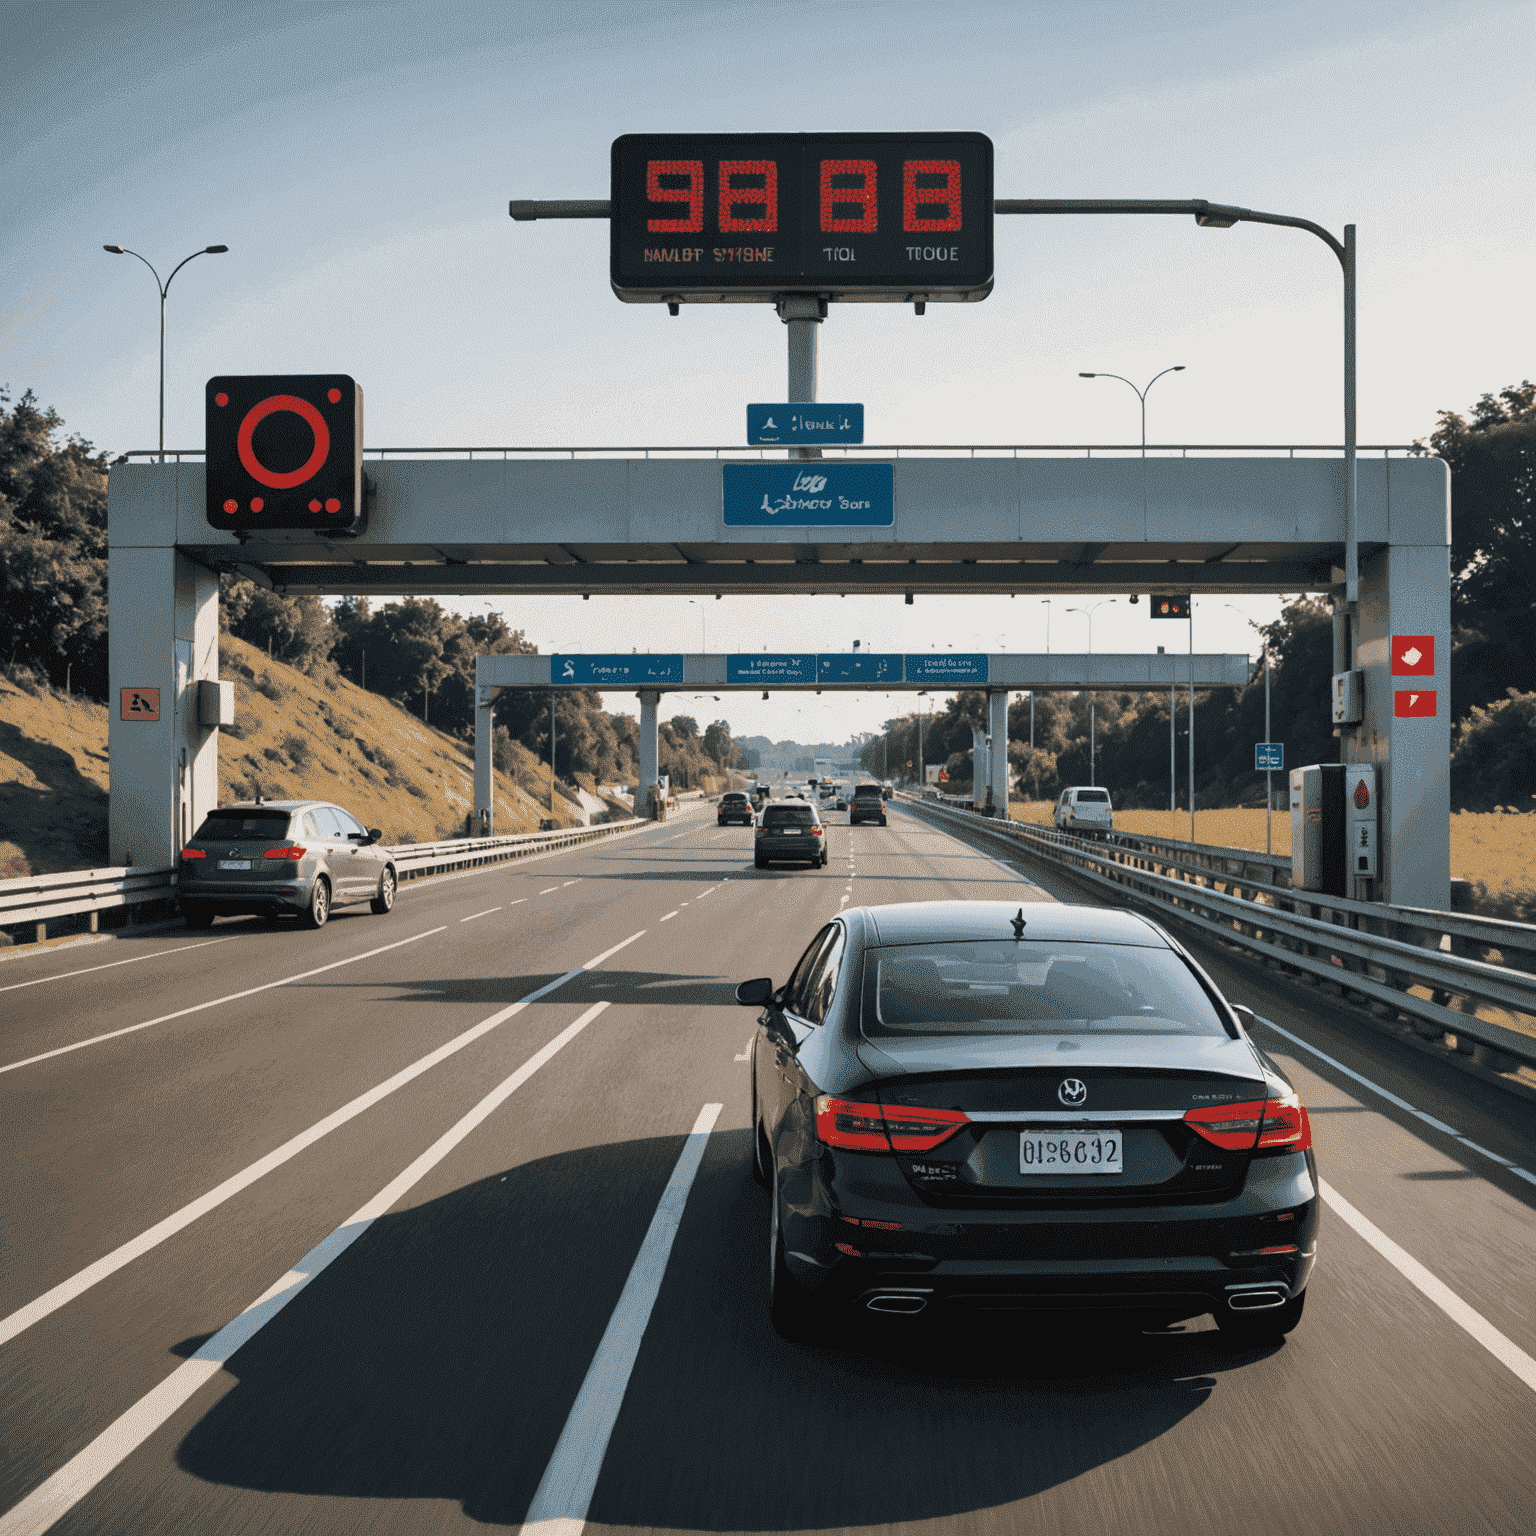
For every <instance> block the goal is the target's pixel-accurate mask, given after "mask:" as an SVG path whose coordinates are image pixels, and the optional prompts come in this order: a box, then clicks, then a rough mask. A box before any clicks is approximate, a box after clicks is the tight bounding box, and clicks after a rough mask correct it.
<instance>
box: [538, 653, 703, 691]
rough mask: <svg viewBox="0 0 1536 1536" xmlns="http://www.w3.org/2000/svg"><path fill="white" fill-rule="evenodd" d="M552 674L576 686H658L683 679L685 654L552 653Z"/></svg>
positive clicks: (550, 660) (559, 680)
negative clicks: (586, 654) (683, 655)
mask: <svg viewBox="0 0 1536 1536" xmlns="http://www.w3.org/2000/svg"><path fill="white" fill-rule="evenodd" d="M549 675H550V677H551V678H552V679H553V680H554V681H555V682H557V683H565V684H567V685H568V686H571V687H576V688H654V687H655V686H656V685H657V684H658V683H680V682H682V680H683V658H682V657H681V656H622V655H621V656H551V657H550V658H549Z"/></svg>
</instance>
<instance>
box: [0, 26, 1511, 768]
mask: <svg viewBox="0 0 1536 1536" xmlns="http://www.w3.org/2000/svg"><path fill="white" fill-rule="evenodd" d="M0 39H3V44H0V206H3V208H4V217H3V218H0V384H5V383H8V384H9V387H10V390H11V393H12V395H13V396H15V395H19V394H20V393H21V392H22V391H23V390H25V389H29V388H30V389H31V390H33V391H34V392H35V393H36V395H37V396H38V398H39V400H40V401H42V402H43V403H44V404H45V405H51V406H53V407H54V408H55V409H56V410H57V411H58V412H59V413H60V415H61V416H62V417H63V418H64V421H65V423H66V426H67V428H68V430H70V431H72V432H77V433H79V434H80V435H81V436H83V437H85V438H87V439H89V440H91V441H92V442H94V443H95V444H96V445H97V446H98V447H101V448H105V449H107V450H108V451H109V452H111V453H113V454H116V453H119V452H122V451H125V450H128V449H135V448H146V447H152V446H153V445H154V441H155V433H156V410H157V367H158V354H157V342H158V295H157V292H156V289H155V286H154V284H153V282H152V281H151V278H150V274H149V273H148V272H147V271H146V270H145V269H144V267H143V266H141V265H140V264H139V263H138V262H137V261H135V260H133V259H132V258H131V257H123V256H111V255H108V254H107V253H105V252H103V250H102V249H101V248H102V246H103V245H104V244H107V243H114V244H122V245H125V246H127V247H129V248H130V249H132V250H135V251H138V252H141V253H143V254H144V255H145V256H146V257H147V258H148V259H149V260H150V261H151V262H152V263H154V265H155V266H156V267H157V268H158V269H159V270H160V273H161V275H162V277H163V276H164V275H165V274H166V273H168V272H169V271H170V269H171V268H172V267H174V266H175V265H176V263H177V262H178V261H179V260H180V259H181V258H182V257H183V256H185V255H187V254H188V253H189V252H191V251H194V250H198V249H200V248H201V247H203V246H205V245H209V244H225V245H228V246H229V247H230V250H229V253H228V254H227V255H222V256H204V257H200V258H198V259H197V260H196V261H195V262H193V263H191V264H190V265H189V266H188V267H187V268H186V269H185V270H183V271H182V272H181V273H180V274H179V276H178V277H177V278H176V280H175V282H174V284H173V286H172V287H171V290H170V296H169V302H168V332H167V360H166V370H167V374H166V441H167V444H168V445H169V446H173V447H175V446H182V447H198V446H200V445H201V441H202V422H201V413H202V408H203V405H202V402H203V393H202V391H203V383H204V381H205V380H206V379H207V378H208V377H210V376H211V375H213V374H223V373H330V372H342V373H349V374H351V375H352V376H353V377H355V378H356V379H357V380H358V381H359V382H360V383H361V384H362V385H363V388H364V391H365V395H366V400H367V439H368V446H369V447H370V448H373V447H380V446H390V447H407V446H435V445H444V446H446V445H456V444H474V445H484V446H502V445H506V446H534V445H559V446H590V445H625V446H664V445H681V444H691V445H739V444H740V443H741V442H742V441H743V432H744V426H745V413H744V409H743V407H744V406H745V405H746V403H747V402H749V401H756V400H774V399H782V398H783V397H784V388H785V332H784V327H783V326H782V325H781V324H780V323H779V322H778V320H777V319H776V318H775V317H774V314H773V311H772V310H771V308H769V307H767V306H757V305H742V306H729V307H724V308H720V309H715V308H704V307H695V308H686V307H685V309H684V312H683V314H682V315H681V316H679V317H678V318H676V319H673V318H670V317H669V316H668V315H667V313H666V311H665V309H663V308H661V307H660V306H655V305H626V304H622V303H620V302H619V301H618V300H617V299H616V298H615V297H614V296H613V294H612V291H611V289H610V287H609V284H608V269H607V260H608V253H607V239H606V234H607V230H606V225H604V224H601V223H598V222H588V221H583V222H567V223H551V222H540V223H536V224H519V223H513V222H512V220H511V219H509V217H508V216H507V202H508V200H509V199H510V198H513V197H528V198H539V197H578V198H579V197H590V198H604V197H607V195H608V156H609V146H610V144H611V142H612V140H613V139H614V138H615V137H617V136H618V135H619V134H621V133H627V132H663V131H678V132H698V131H727V132H730V131H770V130H771V131H782V132H798V131H808V130H844V131H851V130H935V129H968V130H975V131H979V132H983V133H986V134H987V135H989V136H990V137H991V139H992V140H993V143H994V145H995V147H996V195H997V196H998V197H1081V198H1089V197H1148V198H1158V197H1162V198H1167V197H1204V198H1208V199H1210V200H1211V201H1213V202H1229V203H1238V204H1241V205H1244V206H1247V207H1251V208H1261V209H1265V210H1268V211H1271V212H1281V213H1290V214H1299V215H1301V216H1304V217H1307V218H1310V219H1313V220H1315V221H1316V222H1318V223H1320V224H1322V225H1324V226H1325V227H1326V228H1328V229H1330V230H1332V231H1333V232H1334V233H1335V234H1338V233H1340V232H1341V231H1342V228H1343V226H1344V225H1345V224H1346V223H1353V224H1355V225H1356V227H1357V231H1358V242H1359V433H1360V441H1361V442H1362V443H1364V444H1369V443H1376V444H1405V443H1408V442H1411V441H1412V440H1413V439H1415V438H1418V437H1424V436H1426V435H1427V434H1428V433H1429V432H1431V431H1432V430H1433V429H1434V426H1435V420H1436V413H1437V412H1438V411H1440V410H1442V409H1454V410H1462V411H1464V410H1466V409H1467V408H1468V407H1469V406H1470V405H1471V404H1472V403H1473V402H1474V401H1475V400H1476V399H1477V398H1478V396H1480V395H1481V394H1483V393H1484V392H1485V391H1489V390H1496V389H1499V388H1501V387H1503V386H1504V385H1506V384H1512V383H1517V382H1519V381H1520V380H1521V379H1524V378H1526V377H1527V376H1529V375H1530V374H1531V373H1532V372H1533V368H1532V340H1533V321H1536V298H1533V295H1536V284H1533V283H1532V281H1531V271H1532V254H1533V253H1532V249H1531V246H1532V233H1533V219H1532V209H1533V207H1536V197H1533V192H1536V186H1533V180H1536V173H1533V169H1532V167H1533V166H1536V155H1533V154H1532V149H1533V147H1536V146H1533V142H1532V141H1533V130H1532V127H1531V124H1532V122H1533V111H1532V108H1533V106H1536V85H1533V81H1536V68H1533V61H1536V6H1532V5H1531V4H1530V3H1529V0H1518V3H1504V0H1466V3H1456V0H1438V3H1434V4H1429V3H1421V0H1396V3H1377V0H1343V3H1340V0H1331V3H1326V4H1324V3H1316V0H1298V3H1289V4H1287V3H1283V0H1270V3H1265V4H1254V3H1247V0H1226V3H1206V0H1182V3H1162V4H1133V3H1120V0H1077V3H1075V4H1073V5H1070V6H1064V5H1061V4H1059V3H1053V4H1045V3H1037V0H1014V3H1009V4H995V3H973V0H949V3H946V4H943V5H937V4H933V3H931V0H929V3H924V4H905V3H880V0H864V3H861V0H842V3H839V0H809V3H802V0H754V3H750V4H748V3H736V0H714V3H709V0H625V3H618V4H611V3H607V0H603V3H592V0H588V3H583V0H558V3H544V0H536V3H535V0H497V3H483V0H437V3H435V4H423V3H419V0H397V3H370V4H360V3H359V4H344V3H337V0H268V3H261V0H253V3H250V4H246V5H242V6H238V7H236V6H219V5H214V6H210V5H208V4H206V3H205V0H196V3H188V0H160V3H111V0H98V3H79V0H44V3H32V0H25V3H17V0H0ZM997 225H998V227H997V240H996V287H995V290H994V292H993V293H992V295H991V296H990V297H989V298H987V299H986V300H985V301H984V302H982V303H977V304H964V305H934V306H930V308H929V310H928V313H927V314H926V315H925V316H924V317H922V318H921V319H918V318H916V317H914V315H913V314H912V311H911V309H910V308H908V307H904V306H901V305H895V304H889V305H887V304H866V305H845V306H840V307H839V306H834V308H833V310H832V313H831V314H830V315H829V317H828V319H827V322H826V323H825V324H824V325H823V326H822V328H821V337H820V343H821V344H820V362H821V380H820V384H821V391H820V392H821V398H823V399H825V400H835V401H860V402H862V403H863V404H864V406H865V419H866V424H867V431H866V438H867V441H870V442H878V443H886V444H895V443H907V444H911V443H929V444H934V443H947V444H981V443H1009V444H1015V443H1017V444H1051V443H1079V444H1086V443H1095V444H1097V443H1104V444H1109V443H1130V442H1135V441H1136V440H1137V438H1138V435H1139V431H1140V415H1139V412H1140V407H1139V405H1138V402H1137V400H1136V398H1135V396H1134V394H1133V393H1132V391H1131V389H1130V388H1128V387H1127V386H1126V385H1124V384H1122V383H1118V382H1116V381H1114V380H1106V379H1095V380H1085V379H1080V378H1079V377H1078V374H1079V372H1080V371H1083V370H1088V371H1097V372H1112V373H1117V374H1123V375H1126V376H1127V377H1128V378H1130V379H1132V380H1134V381H1136V383H1137V384H1144V383H1145V382H1146V381H1147V380H1148V379H1150V378H1151V377H1152V376H1153V375H1154V374H1156V373H1158V372H1159V371H1160V370H1162V369H1164V368H1167V367H1169V366H1171V365H1173V364H1182V365H1183V366H1184V370H1185V371H1184V372H1182V373H1177V374H1169V375H1168V376H1166V377H1165V378H1163V379H1161V380H1159V382H1158V383H1157V385H1156V387H1155V388H1154V389H1153V390H1152V391H1151V392H1150V394H1149V395H1148V398H1147V427H1148V437H1149V440H1150V441H1151V442H1153V443H1158V442H1162V443H1180V444H1183V443H1190V444H1193V443H1207V444H1214V443H1227V444H1270V443H1276V444H1300V443H1313V444H1331V443H1338V442H1340V441H1341V440H1342V429H1341V425H1340V415H1341V382H1340V381H1341V343H1340V336H1341V329H1342V321H1341V314H1342V311H1341V304H1340V292H1341V288H1340V279H1339V268H1338V264H1337V261H1336V260H1335V258H1334V256H1333V255H1332V254H1331V253H1330V252H1329V251H1328V250H1327V248H1326V247H1325V246H1324V245H1323V244H1322V243H1321V242H1319V241H1318V240H1316V239H1314V238H1313V237H1311V236H1309V235H1306V234H1303V233H1300V232H1294V231H1287V230H1279V229H1273V228H1261V227H1258V226H1252V225H1249V226H1242V225H1240V226H1238V227H1237V228H1235V229H1232V230H1225V231H1215V230H1202V229H1198V228H1196V227H1195V226H1194V224H1193V221H1191V220H1185V219H1182V218H1180V219H1162V218H1139V219H1132V218H1126V219H1109V218H1050V219H1044V218H1042V219H1031V218H1000V219H999V220H998V221H997ZM1129 596H1130V594H1124V595H1122V596H1121V597H1120V598H1119V599H1118V600H1117V601H1116V602H1114V603H1110V604H1106V605H1105V606H1102V607H1100V608H1098V609H1097V612H1096V615H1095V619H1096V622H1094V624H1093V636H1092V640H1093V648H1094V649H1095V650H1098V651H1110V650H1115V651H1135V652H1140V651H1147V650H1152V649H1154V648H1155V646H1156V644H1157V643H1158V639H1159V636H1158V633H1157V631H1158V630H1160V629H1161V628H1162V627H1163V626H1156V625H1149V624H1148V622H1147V620H1146V617H1145V616H1146V613H1147V606H1146V604H1145V603H1144V602H1143V603H1142V604H1140V605H1139V606H1132V605H1131V604H1130V603H1129V601H1128V599H1129ZM487 602H489V605H490V606H491V607H492V608H494V609H495V610H496V611H498V612H502V613H504V614H505V616H506V618H507V620H508V622H509V623H510V624H511V625H512V626H513V627H514V628H519V629H522V630H524V631H525V632H526V633H527V634H528V636H529V637H530V638H531V639H533V640H535V641H536V642H538V643H539V645H540V648H541V649H544V650H556V649H563V650H583V649H584V650H588V651H594V650H616V651H627V650H629V649H630V648H631V647H634V646H639V647H640V648H642V649H644V648H647V647H650V648H652V649H660V648H668V649H673V648H675V649H689V650H692V649H700V648H703V646H704V643H705V641H706V640H707V643H708V647H709V648H710V649H713V650H722V649H725V650H735V649H742V650H761V649H763V648H764V647H765V646H766V647H767V648H769V649H771V650H779V649H784V650H790V649H797V648H804V647H805V646H807V645H808V644H811V643H814V644H815V645H816V648H817V649H821V650H846V649H848V648H849V646H850V645H851V644H852V642H853V640H855V639H858V640H860V641H861V642H862V644H863V645H864V646H866V647H869V648H872V649H876V650H893V651H894V650H928V649H930V648H937V649H940V650H942V649H944V648H945V647H946V646H953V647H954V649H956V650H988V651H995V650H1003V649H1007V650H1010V651H1038V650H1044V649H1045V648H1046V642H1047V624H1049V626H1050V634H1049V641H1050V646H1051V649H1053V650H1056V651H1072V650H1075V651H1082V650H1086V649H1087V648H1088V638H1089V636H1088V622H1087V620H1086V618H1085V616H1084V615H1082V614H1071V613H1069V612H1068V611H1067V610H1068V609H1069V608H1071V607H1077V606H1082V604H1081V601H1080V600H1079V599H1075V598H1072V597H1070V596H1061V597H1057V598H1054V599H1052V602H1051V605H1050V607H1049V608H1047V607H1046V605H1045V604H1044V603H1043V602H1042V601H1041V600H1040V599H1037V598H1032V597H1019V598H1014V599H1009V598H1006V597H987V598H969V597H967V598H938V597H931V598H923V597H919V598H918V599H917V600H916V602H915V603H914V604H913V606H911V607H907V606H905V605H904V604H903V602H902V600H901V598H900V597H848V598H839V597H835V596H827V595H822V596H818V597H809V596H804V597H791V598H747V597H734V598H733V597H727V598H724V599H722V600H720V601H718V602H716V601H713V600H707V601H705V602H704V603H702V604H701V603H698V602H695V603H694V604H693V605H689V604H688V602H687V601H686V600H685V599H682V598H638V597H636V598H620V597H609V598H602V599H598V598H594V599H592V601H591V602H590V603H586V604H583V603H582V602H581V599H580V598H579V597H546V598H537V599H512V598H496V599H490V600H487V599H483V598H482V599H469V598H466V599H465V600H463V601H462V602H453V603H452V604H451V606H454V607H456V608H458V609H459V610H460V611H462V612H466V613H468V612H473V611H485V609H486V606H487ZM1228 602H1231V603H1232V604H1233V607H1230V608H1229V607H1228V606H1227V603H1228ZM1280 604H1281V599H1280V598H1279V597H1275V598H1266V599H1253V598H1247V599H1237V598H1233V599H1226V598H1222V597H1220V596H1210V597H1202V598H1199V599H1197V600H1196V606H1195V631H1194V643H1195V646H1196V649H1198V650H1201V651H1206V650H1212V651H1247V652H1249V653H1251V654H1257V649H1258V646H1257V637H1256V635H1255V633H1254V631H1253V629H1252V628H1251V627H1250V626H1251V623H1263V622H1267V621H1268V620H1270V619H1272V618H1273V617H1274V616H1275V614H1276V613H1277V612H1278V611H1279V608H1280ZM1048 616H1049V617H1048ZM658 637H661V638H660V639H658ZM1165 643H1166V642H1165ZM608 703H609V707H610V708H615V709H618V708H627V709H633V707H634V704H633V700H632V699H629V698H627V697H625V696H615V697H614V698H612V699H610V700H609V701H608ZM669 703H670V705H671V707H672V710H674V711H675V712H677V713H687V714H693V715H697V716H700V717H701V718H715V717H716V715H717V714H718V715H722V716H724V717H725V718H727V719H729V720H730V721H731V723H732V725H733V727H735V729H736V731H737V732H738V734H758V733H761V734H765V735H768V736H772V737H774V738H776V739H779V738H784V737H787V736H794V737H796V738H798V739H800V740H802V741H803V740H810V739H817V740H823V739H825V740H835V739H842V738H843V737H844V736H846V735H847V733H848V732H850V731H853V730H877V729H878V728H879V725H880V723H881V721H882V720H884V719H885V718H886V717H887V716H888V715H891V714H894V713H897V712H899V711H900V710H901V709H902V708H903V707H904V705H903V701H902V700H901V699H900V698H889V699H887V698H884V697H881V696H878V695H874V696H863V695H839V696H836V697H833V696H824V698H823V699H820V700H818V699H816V698H815V697H814V696H809V697H803V698H801V699H800V700H799V701H798V702H797V701H796V700H794V699H792V698H791V697H790V696H789V695H784V694H779V695H775V696H774V698H773V699H772V700H770V701H769V702H768V703H763V702H761V701H760V700H759V699H758V698H757V696H756V695H746V694H737V695H723V696H722V701H721V703H720V705H719V706H718V708H717V707H716V706H715V705H714V703H713V701H712V700H710V699H694V698H690V697H688V696H670V697H669ZM666 712H667V711H666V710H665V709H664V713H666Z"/></svg>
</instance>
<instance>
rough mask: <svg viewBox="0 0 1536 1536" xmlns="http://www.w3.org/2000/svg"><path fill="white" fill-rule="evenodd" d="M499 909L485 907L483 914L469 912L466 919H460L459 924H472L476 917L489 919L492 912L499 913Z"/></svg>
mask: <svg viewBox="0 0 1536 1536" xmlns="http://www.w3.org/2000/svg"><path fill="white" fill-rule="evenodd" d="M500 911H501V908H500V907H487V908H486V909H485V911H484V912H471V913H470V914H469V916H468V917H461V918H460V919H459V921H460V922H461V923H472V922H474V920H475V919H476V918H477V917H489V916H490V915H491V913H492V912H500Z"/></svg>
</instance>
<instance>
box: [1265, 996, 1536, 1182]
mask: <svg viewBox="0 0 1536 1536" xmlns="http://www.w3.org/2000/svg"><path fill="white" fill-rule="evenodd" d="M1254 1017H1255V1018H1256V1019H1258V1020H1259V1023H1260V1024H1262V1025H1263V1026H1264V1027H1265V1029H1272V1030H1274V1032H1275V1033H1276V1034H1277V1035H1283V1036H1284V1037H1285V1038H1286V1039H1287V1040H1289V1041H1290V1042H1291V1044H1292V1045H1297V1046H1300V1047H1301V1049H1302V1050H1304V1051H1306V1052H1308V1053H1309V1054H1311V1055H1313V1056H1316V1057H1317V1059H1318V1060H1319V1061H1326V1062H1327V1063H1328V1065H1329V1066H1330V1067H1332V1068H1333V1070H1334V1071H1335V1072H1342V1073H1343V1074H1344V1076H1345V1077H1347V1078H1349V1079H1350V1081H1351V1082H1356V1083H1359V1084H1360V1086H1361V1087H1362V1088H1368V1089H1370V1091H1371V1092H1372V1093H1374V1094H1376V1095H1377V1096H1378V1097H1380V1098H1383V1099H1385V1100H1386V1101H1387V1102H1388V1103H1389V1104H1395V1105H1397V1107H1398V1108H1399V1109H1402V1110H1406V1111H1407V1112H1408V1113H1409V1114H1410V1115H1412V1116H1413V1117H1414V1118H1415V1119H1416V1120H1422V1121H1423V1122H1424V1124H1425V1125H1429V1126H1433V1127H1434V1128H1435V1130H1437V1131H1439V1132H1440V1133H1441V1135H1443V1136H1449V1137H1450V1138H1451V1139H1452V1140H1453V1141H1458V1142H1460V1143H1461V1145H1462V1146H1464V1147H1466V1148H1467V1149H1468V1150H1469V1151H1471V1152H1476V1153H1477V1154H1478V1156H1480V1157H1486V1158H1487V1159H1488V1161H1489V1162H1490V1163H1497V1164H1498V1166H1499V1167H1500V1168H1505V1169H1508V1170H1509V1172H1510V1173H1512V1174H1514V1175H1515V1176H1516V1177H1517V1178H1521V1179H1524V1180H1525V1182H1526V1183H1527V1184H1536V1174H1533V1173H1530V1172H1528V1171H1527V1170H1526V1169H1524V1168H1521V1167H1518V1166H1517V1165H1516V1164H1514V1163H1512V1162H1510V1161H1509V1159H1508V1158H1506V1157H1500V1156H1499V1154H1498V1153H1497V1152H1490V1151H1489V1150H1488V1149H1487V1148H1486V1147H1480V1146H1478V1144H1477V1143H1476V1142H1475V1141H1469V1140H1468V1139H1467V1138H1466V1137H1465V1136H1463V1135H1462V1134H1461V1132H1460V1131H1458V1130H1456V1129H1455V1127H1454V1126H1449V1125H1447V1124H1446V1123H1445V1121H1443V1120H1437V1119H1436V1118H1435V1117H1434V1116H1433V1115H1431V1114H1426V1113H1425V1112H1424V1111H1423V1110H1422V1109H1419V1108H1417V1107H1416V1106H1414V1105H1412V1104H1410V1103H1409V1102H1408V1101H1407V1099H1400V1098H1398V1096H1397V1095H1396V1094H1395V1093H1393V1092H1392V1091H1391V1090H1390V1089H1387V1088H1383V1087H1382V1086H1381V1084H1380V1083H1373V1082H1372V1081H1371V1080H1370V1078H1368V1077H1363V1076H1361V1074H1360V1073H1358V1072H1356V1071H1353V1070H1352V1069H1351V1068H1349V1067H1346V1066H1345V1065H1344V1063H1343V1062H1342V1061H1338V1060H1336V1059H1335V1058H1334V1057H1332V1056H1330V1055H1329V1054H1328V1053H1327V1052H1326V1051H1320V1050H1318V1048H1317V1047H1316V1046H1315V1045H1309V1044H1308V1043H1307V1042H1306V1041H1305V1040H1303V1039H1302V1038H1301V1036H1300V1035H1293V1034H1292V1033H1291V1032H1290V1030H1288V1029H1282V1028H1281V1027H1280V1026H1279V1025H1278V1024H1275V1023H1273V1022H1272V1021H1271V1020H1269V1019H1266V1018H1261V1017H1260V1016H1259V1015H1258V1014H1255V1015H1254Z"/></svg>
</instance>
